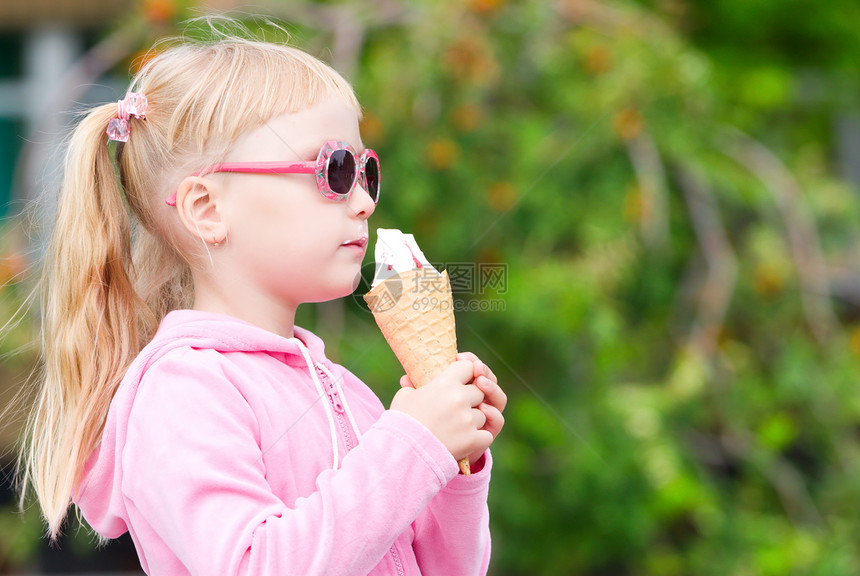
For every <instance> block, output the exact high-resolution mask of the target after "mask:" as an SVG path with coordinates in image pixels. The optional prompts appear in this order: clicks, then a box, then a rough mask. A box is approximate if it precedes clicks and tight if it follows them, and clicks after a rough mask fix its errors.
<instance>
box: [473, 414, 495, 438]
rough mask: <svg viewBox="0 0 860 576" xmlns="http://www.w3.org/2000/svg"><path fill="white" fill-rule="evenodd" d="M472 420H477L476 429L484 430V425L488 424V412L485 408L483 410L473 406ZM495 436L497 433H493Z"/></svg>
mask: <svg viewBox="0 0 860 576" xmlns="http://www.w3.org/2000/svg"><path fill="white" fill-rule="evenodd" d="M472 420H473V421H474V422H475V429H477V430H483V429H484V426H486V425H487V414H486V413H485V412H484V411H483V410H481V409H480V408H473V409H472ZM491 433H492V432H491ZM495 437H496V435H495V434H493V438H495Z"/></svg>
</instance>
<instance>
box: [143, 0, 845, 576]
mask: <svg viewBox="0 0 860 576" xmlns="http://www.w3.org/2000/svg"><path fill="white" fill-rule="evenodd" d="M191 6H192V5H191V4H189V3H175V2H172V1H170V0H150V1H147V2H144V3H143V4H142V10H141V14H140V15H138V16H137V17H138V18H143V19H145V20H146V21H148V22H149V25H150V29H151V30H155V32H156V33H158V34H160V33H163V32H168V31H170V30H171V29H172V26H173V23H174V22H175V21H178V20H181V19H182V18H184V17H186V16H187V15H188V14H189V13H188V12H186V10H187V9H188V8H190V7H191ZM264 6H265V7H266V8H267V9H269V10H271V13H272V14H273V15H274V16H275V17H277V18H279V19H282V20H284V21H287V22H288V25H287V28H288V30H289V31H290V32H291V33H292V35H293V41H294V42H295V43H296V44H298V45H300V46H302V47H304V48H306V49H308V50H309V51H311V52H312V53H314V54H317V55H319V56H321V57H323V58H324V59H330V60H335V62H334V64H335V65H336V66H338V65H340V66H341V67H343V66H346V68H348V70H345V71H346V72H347V73H349V74H350V75H351V80H352V81H353V83H354V85H355V88H356V91H357V93H358V95H359V98H360V100H361V102H362V104H363V106H364V108H365V117H364V120H363V123H362V130H363V139H364V142H365V144H367V145H368V146H372V147H374V148H375V149H376V150H377V151H378V152H379V155H380V157H381V158H382V159H383V164H384V175H383V192H382V201H381V202H380V204H379V207H378V209H377V211H376V214H375V215H374V216H373V219H372V221H371V224H372V226H378V227H397V228H400V229H402V230H405V231H410V232H413V233H414V234H415V235H416V238H417V240H418V242H419V243H420V244H421V246H422V247H423V248H424V251H425V253H426V254H428V255H429V256H430V258H431V259H432V260H434V261H438V262H444V263H449V264H450V263H454V264H458V263H459V264H463V263H474V264H476V265H479V264H484V265H490V266H491V267H493V266H495V267H497V268H498V267H501V266H504V267H506V268H505V270H506V276H505V277H504V282H503V283H500V284H499V283H497V284H495V285H493V286H490V287H489V289H488V290H486V291H484V292H483V293H482V292H481V291H480V290H478V289H473V290H471V291H464V292H460V293H458V294H456V297H457V298H459V299H460V301H461V302H462V303H464V304H471V305H473V306H475V307H476V308H480V306H485V307H487V308H488V307H489V306H490V303H495V306H496V308H499V307H502V308H503V309H502V310H499V309H496V310H495V311H490V310H485V311H474V312H461V313H459V314H458V316H457V322H458V337H459V340H460V349H461V350H472V351H474V352H476V353H477V354H478V355H479V356H480V357H481V358H483V359H484V360H485V361H486V362H487V363H488V364H489V365H490V366H491V367H493V369H494V370H495V371H496V373H497V375H498V376H499V380H500V382H501V383H502V384H503V385H504V387H505V389H506V390H507V392H508V394H509V398H510V404H509V407H508V410H507V413H506V416H507V426H506V428H505V430H504V432H503V434H502V435H501V436H500V437H499V439H498V441H497V442H496V444H495V445H494V449H493V450H494V459H495V464H494V473H493V476H494V477H493V487H492V491H491V511H492V523H493V535H494V561H493V566H492V571H493V573H494V574H499V575H502V574H505V575H520V574H523V575H525V574H530V575H533V574H546V575H557V574H582V575H598V574H601V575H602V574H618V575H622V574H625V575H648V576H663V575H674V574H697V575H714V576H716V575H726V574H731V575H738V576H743V575H753V574H756V575H765V576H778V575H792V574H812V573H814V574H821V575H834V576H837V575H849V574H857V573H860V551H858V550H860V549H858V547H857V546H856V542H857V541H858V537H860V524H858V522H857V520H856V518H857V517H858V508H860V460H858V442H857V436H858V433H857V431H858V424H860V397H858V395H857V394H856V389H857V385H856V380H857V372H858V368H860V323H858V318H860V302H857V301H856V300H852V298H851V291H850V290H846V289H845V286H848V287H851V286H856V285H857V283H858V282H860V276H858V272H857V271H858V270H860V261H858V256H857V250H856V245H857V239H858V227H857V226H856V222H857V220H858V218H859V217H860V198H858V195H857V190H856V189H853V188H852V187H851V186H849V185H848V184H847V183H845V182H843V181H841V180H840V179H839V178H838V176H837V173H838V167H837V166H836V164H835V160H834V158H835V157H836V155H837V151H836V150H835V148H834V146H835V144H834V136H833V127H834V123H836V122H837V121H838V120H839V119H840V118H841V117H843V116H846V115H850V114H854V113H856V111H857V110H856V94H857V93H858V91H857V88H858V80H860V75H858V70H857V68H856V66H855V63H856V61H857V57H858V56H860V40H858V37H857V36H856V34H855V33H854V30H853V27H852V23H853V22H855V21H856V16H857V10H858V8H857V7H856V6H855V5H854V4H853V3H851V2H848V0H842V1H839V2H828V3H819V2H813V1H812V0H809V1H799V0H798V1H793V2H777V1H775V0H773V1H768V2H755V3H748V2H743V1H741V0H720V1H718V2H705V1H694V0H664V1H650V2H646V1H640V2H633V1H623V2H613V3H597V2H592V1H588V0H560V1H557V2H551V3H548V2H543V1H538V0H526V1H520V2H512V1H505V0H443V1H440V2H431V1H429V0H424V1H416V2H410V3H404V4H402V5H401V4H399V3H396V2H378V3H375V4H372V5H367V4H365V3H361V2H320V3H312V4H302V5H300V7H296V6H298V5H290V4H282V3H277V2H271V3H269V4H264ZM335 14H340V15H348V17H342V18H340V20H338V19H336V18H334V16H333V15H335ZM852 15H854V16H855V17H854V18H852V17H851V16H852ZM292 18H295V19H292ZM344 22H351V23H352V24H351V26H352V27H351V28H350V27H349V26H346V25H345V24H343V23H344ZM338 23H340V24H338ZM336 24H337V25H336ZM344 30H346V32H344ZM349 34H352V36H349ZM356 34H357V36H356ZM347 36H349V38H351V39H353V40H354V39H355V38H356V37H357V38H359V40H360V41H359V42H357V43H355V42H354V43H353V46H354V49H353V50H352V51H349V50H341V49H339V48H338V47H339V46H340V47H343V46H344V45H345V43H347V44H348V42H347V39H345V38H346V37H347ZM328 47H332V48H331V51H329V50H328V49H327V48H328ZM329 57H331V58H329ZM476 270H477V268H476ZM371 271H372V266H370V265H368V266H366V272H367V273H366V275H365V281H369V276H370V273H371ZM476 274H477V272H476ZM475 280H476V284H477V283H479V282H480V280H481V279H480V278H476V279H475ZM366 289H367V284H366V283H365V284H363V285H362V287H360V288H359V290H358V293H359V294H360V293H363V292H364V291H366ZM300 313H301V314H300V319H299V323H300V324H304V325H306V326H308V327H309V328H311V329H313V330H315V331H317V332H318V333H320V334H321V335H322V336H323V337H324V338H325V339H326V341H327V343H328V349H329V353H330V356H331V357H332V358H334V359H336V360H338V361H340V362H341V363H343V364H345V365H346V366H347V367H349V368H350V369H351V370H353V371H354V372H355V373H357V374H358V375H359V376H360V377H362V378H363V379H364V380H365V381H367V382H368V383H369V384H370V385H371V386H372V387H374V388H375V389H376V390H377V392H378V393H379V395H380V396H381V397H382V398H383V401H384V402H386V403H387V402H388V400H389V399H390V397H391V396H392V395H393V393H394V392H395V390H396V387H397V381H398V377H399V375H400V373H401V372H402V371H401V369H400V367H399V365H398V364H397V361H396V359H395V357H394V355H393V354H392V353H391V352H390V350H389V349H388V347H387V346H386V345H385V342H384V340H383V339H382V337H381V335H379V333H378V329H377V327H376V325H375V324H374V322H373V321H372V318H371V316H370V314H369V313H368V312H367V309H366V307H365V306H364V304H363V303H362V302H361V299H360V298H358V297H356V298H353V299H345V300H344V301H342V302H340V303H335V304H326V305H322V306H318V307H307V308H305V309H303V310H301V311H300Z"/></svg>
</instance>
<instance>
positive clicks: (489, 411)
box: [479, 404, 505, 439]
mask: <svg viewBox="0 0 860 576" xmlns="http://www.w3.org/2000/svg"><path fill="white" fill-rule="evenodd" d="M479 409H480V410H481V412H483V414H484V417H485V420H484V425H483V426H481V429H482V430H486V431H487V432H489V433H490V434H492V435H493V438H494V439H495V437H496V436H498V435H499V432H501V431H502V428H503V427H504V425H505V417H504V416H503V415H502V413H501V411H499V410H498V409H497V408H495V407H494V406H491V405H489V404H481V406H480V407H479Z"/></svg>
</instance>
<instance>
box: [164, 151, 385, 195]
mask: <svg viewBox="0 0 860 576" xmlns="http://www.w3.org/2000/svg"><path fill="white" fill-rule="evenodd" d="M338 150H346V151H347V152H349V153H350V154H352V158H353V163H354V164H355V171H354V173H353V176H352V186H350V188H349V190H348V191H347V192H346V193H344V194H340V193H338V192H335V191H334V190H332V189H331V186H330V185H329V182H328V178H327V175H328V167H329V163H330V162H331V157H332V155H333V154H334V153H335V152H337V151H338ZM370 159H373V160H375V161H376V198H373V197H372V196H371V199H372V200H373V203H374V204H378V203H379V193H380V191H381V183H382V171H381V170H380V166H379V156H377V155H376V152H375V151H374V150H371V149H370V148H365V149H364V152H362V153H361V156H359V155H358V154H357V153H356V152H355V149H354V148H353V147H352V146H350V145H349V143H347V142H343V141H340V140H328V141H326V142H325V143H324V144H323V145H322V147H321V148H320V151H319V154H318V155H317V159H316V160H310V161H297V162H283V161H275V162H224V163H221V164H215V165H213V166H210V167H208V168H204V169H202V170H198V171H197V172H195V173H194V176H205V175H207V174H215V173H217V172H236V173H242V174H315V175H316V179H317V189H318V190H319V191H320V194H322V195H323V196H324V197H325V198H327V199H328V200H333V201H335V202H345V201H346V200H347V199H349V196H350V194H352V191H353V190H355V185H356V184H357V183H361V187H362V188H364V189H365V191H367V193H368V195H370V191H369V190H367V162H368V160H370ZM165 202H166V203H167V205H168V206H176V193H175V192H174V193H173V194H171V195H170V197H169V198H167V200H165Z"/></svg>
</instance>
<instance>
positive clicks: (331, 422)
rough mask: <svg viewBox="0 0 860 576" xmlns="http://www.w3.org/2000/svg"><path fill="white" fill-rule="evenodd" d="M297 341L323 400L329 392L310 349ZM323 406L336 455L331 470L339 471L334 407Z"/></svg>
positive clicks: (328, 404)
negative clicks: (322, 381)
mask: <svg viewBox="0 0 860 576" xmlns="http://www.w3.org/2000/svg"><path fill="white" fill-rule="evenodd" d="M295 340H296V342H297V343H298V346H299V350H301V351H302V356H303V357H304V359H305V364H307V366H308V372H310V373H311V378H312V379H313V381H314V385H315V386H316V387H317V392H319V394H320V398H322V397H323V396H325V395H326V394H327V392H326V391H325V389H324V388H323V385H322V383H321V382H320V379H319V377H318V376H317V371H316V369H315V368H314V363H313V361H312V360H311V356H310V354H309V353H308V349H307V348H306V347H305V345H304V343H303V342H302V341H301V340H299V339H298V338H296V339H295ZM323 404H325V406H326V412H325V414H326V416H327V417H328V427H329V432H330V434H331V451H332V454H334V457H333V462H332V465H331V468H332V470H337V464H338V462H339V461H340V457H339V454H338V448H337V433H336V432H335V426H334V414H332V407H331V405H330V403H329V402H323Z"/></svg>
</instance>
